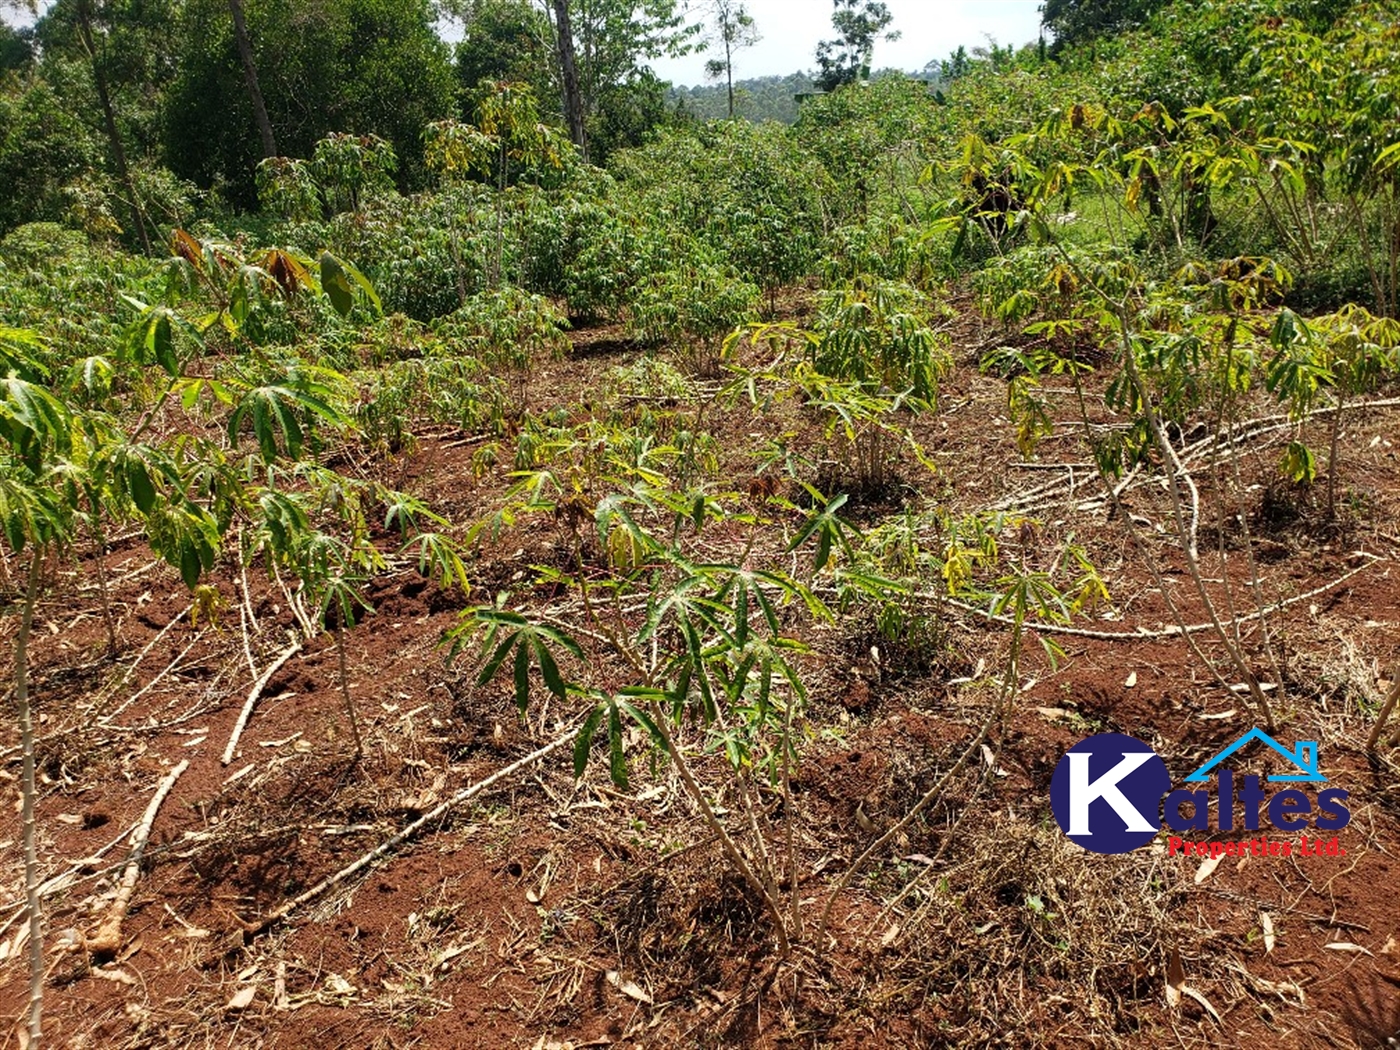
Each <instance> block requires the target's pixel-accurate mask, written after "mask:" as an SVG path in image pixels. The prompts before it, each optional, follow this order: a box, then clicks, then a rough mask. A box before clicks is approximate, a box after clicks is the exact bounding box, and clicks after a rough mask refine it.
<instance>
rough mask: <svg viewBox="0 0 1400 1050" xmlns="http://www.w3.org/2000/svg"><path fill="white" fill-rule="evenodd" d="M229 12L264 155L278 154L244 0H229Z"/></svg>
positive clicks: (273, 155)
mask: <svg viewBox="0 0 1400 1050" xmlns="http://www.w3.org/2000/svg"><path fill="white" fill-rule="evenodd" d="M228 12H229V15H230V16H232V18H233V39H234V41H235V42H236V43H237V44H238V58H239V60H240V61H242V63H243V78H244V80H245V81H246V82H247V84H248V101H249V102H251V103H252V106H253V119H254V120H256V121H257V124H258V136H259V137H260V138H261V139H262V147H263V156H264V157H275V156H277V139H276V137H275V136H274V135H273V134H272V122H271V121H270V120H268V119H267V106H266V105H264V103H263V96H262V88H261V87H259V86H258V64H257V62H255V61H254V60H253V44H252V42H251V41H250V40H249V39H248V25H247V22H246V20H245V19H244V17H243V0H228Z"/></svg>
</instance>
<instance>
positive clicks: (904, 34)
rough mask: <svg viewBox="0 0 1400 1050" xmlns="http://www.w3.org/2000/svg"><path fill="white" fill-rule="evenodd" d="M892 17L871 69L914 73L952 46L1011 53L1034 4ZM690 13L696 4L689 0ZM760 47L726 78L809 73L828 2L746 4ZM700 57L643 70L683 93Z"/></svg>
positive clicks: (693, 80)
mask: <svg viewBox="0 0 1400 1050" xmlns="http://www.w3.org/2000/svg"><path fill="white" fill-rule="evenodd" d="M885 2H886V4H888V6H889V9H890V14H892V15H894V21H893V22H892V23H891V25H890V28H891V29H897V30H899V31H900V34H901V36H900V39H898V40H896V41H894V42H893V43H889V42H884V41H882V42H881V43H879V44H876V45H875V56H874V62H873V65H874V67H875V68H876V69H885V68H888V67H891V66H892V67H894V68H896V69H904V70H909V71H914V70H919V69H922V68H923V67H924V65H925V64H926V63H927V62H928V61H929V60H930V59H933V58H947V57H948V55H949V53H951V52H953V51H956V50H957V49H958V47H959V46H963V47H966V48H967V49H968V50H969V51H970V50H971V49H972V48H974V47H979V46H985V45H986V43H987V36H988V35H990V36H991V37H993V38H994V39H995V40H996V42H997V43H998V44H1003V45H1004V44H1013V45H1015V46H1017V47H1019V46H1020V45H1022V44H1027V43H1030V42H1031V41H1033V40H1035V39H1036V38H1037V37H1038V36H1039V35H1040V5H1041V3H1042V0H885ZM691 7H692V8H694V7H696V0H691ZM748 9H749V13H750V14H751V15H753V18H754V21H755V22H756V23H757V28H758V31H759V33H760V34H761V35H762V37H763V39H761V40H760V41H759V42H758V43H757V44H756V45H754V46H753V47H752V48H749V49H748V50H746V51H740V52H739V53H738V54H737V55H736V56H735V57H734V77H735V79H736V80H738V79H743V78H745V77H762V76H770V75H773V74H777V75H785V74H788V73H795V72H796V71H797V70H799V69H812V68H814V67H815V66H816V59H815V58H814V57H813V53H814V52H815V51H816V48H817V43H818V42H819V41H820V40H822V39H823V38H826V37H831V36H834V35H835V34H834V32H833V31H832V28H831V0H748ZM707 57H709V56H706V55H705V54H698V55H687V56H685V57H684V58H677V59H671V58H660V59H656V60H654V61H653V62H652V63H651V67H652V68H653V69H654V70H656V75H657V76H659V77H660V78H661V79H662V80H669V81H671V82H672V83H675V84H681V85H685V86H687V87H690V86H693V85H695V84H703V83H705V82H706V81H705V61H706V58H707Z"/></svg>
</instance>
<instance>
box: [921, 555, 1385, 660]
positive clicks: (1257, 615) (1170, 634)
mask: <svg viewBox="0 0 1400 1050" xmlns="http://www.w3.org/2000/svg"><path fill="white" fill-rule="evenodd" d="M1366 557H1368V558H1370V559H1371V560H1370V561H1368V562H1366V564H1364V565H1360V566H1358V567H1357V568H1355V569H1352V570H1351V571H1350V572H1348V573H1346V574H1345V575H1343V576H1339V577H1337V578H1336V579H1335V580H1333V581H1332V582H1331V583H1325V584H1323V585H1322V586H1321V587H1314V588H1313V589H1312V590H1310V591H1307V592H1305V593H1303V594H1295V595H1294V596H1293V597H1292V598H1285V599H1284V600H1283V601H1279V602H1274V603H1273V604H1272V605H1266V606H1265V607H1264V608H1262V609H1256V610H1255V611H1254V612H1251V613H1245V614H1243V615H1242V616H1240V617H1239V622H1240V623H1247V622H1248V621H1250V620H1258V619H1262V618H1263V617H1265V616H1270V615H1272V614H1273V613H1276V612H1278V611H1279V610H1280V609H1287V608H1288V607H1289V606H1291V605H1297V604H1298V603H1299V602H1305V601H1307V600H1308V599H1309V598H1316V597H1317V596H1318V595H1320V594H1326V593H1327V592H1328V591H1331V590H1335V589H1336V588H1338V587H1340V586H1341V585H1342V584H1344V583H1346V582H1347V580H1349V579H1351V578H1352V577H1353V576H1355V575H1357V574H1358V573H1362V572H1365V571H1366V570H1367V569H1369V568H1371V567H1372V566H1373V565H1375V564H1376V563H1377V562H1381V561H1385V559H1384V558H1382V557H1381V556H1380V555H1377V554H1367V555H1366ZM938 600H939V601H941V602H943V603H944V604H946V605H951V606H953V607H954V608H956V609H961V610H963V611H964V612H970V613H973V614H974V615H976V616H980V617H982V619H984V620H987V621H989V622H991V623H1000V624H1005V625H1006V626H1007V627H1014V626H1016V623H1015V621H1014V620H1013V619H1012V618H1011V617H1009V616H998V615H997V614H995V613H990V612H988V611H987V610H986V609H983V608H980V607H978V606H976V605H971V604H969V603H967V602H960V601H958V600H957V599H956V598H944V597H940V598H939V599H938ZM1026 626H1027V627H1029V628H1031V629H1032V630H1035V631H1039V632H1041V633H1042V634H1068V635H1073V636H1075V637H1077V638H1097V639H1100V640H1102V641H1108V642H1124V641H1131V640H1134V639H1136V640H1138V641H1141V640H1142V639H1144V638H1148V639H1151V638H1174V637H1177V636H1178V635H1181V634H1183V633H1184V634H1199V633H1200V632H1202V631H1209V630H1211V629H1212V628H1213V627H1214V624H1210V623H1193V624H1188V625H1187V626H1186V629H1185V631H1183V630H1182V628H1180V627H1178V626H1177V625H1176V624H1172V625H1171V626H1169V627H1164V628H1162V629H1161V630H1157V631H1149V630H1146V629H1144V628H1138V629H1137V630H1136V631H1095V630H1091V629H1089V628H1087V627H1069V626H1066V625H1062V624H1055V623H1033V624H1032V623H1028V624H1026Z"/></svg>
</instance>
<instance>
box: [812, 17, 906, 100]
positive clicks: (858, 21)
mask: <svg viewBox="0 0 1400 1050" xmlns="http://www.w3.org/2000/svg"><path fill="white" fill-rule="evenodd" d="M832 7H833V8H834V10H833V11H832V14H831V25H832V28H834V29H835V30H836V33H837V38H836V39H835V40H823V41H822V42H821V43H820V44H818V45H817V67H818V69H819V71H820V72H819V73H818V75H817V86H818V87H819V88H821V89H822V90H823V91H835V90H836V89H837V88H840V87H843V86H845V85H847V84H854V83H856V82H857V81H861V80H869V79H870V57H871V55H872V54H873V53H874V51H875V44H876V42H877V41H880V40H897V39H898V38H899V31H898V30H891V29H890V23H891V22H893V21H894V16H893V15H892V14H890V9H889V6H888V5H886V4H884V3H881V2H880V0H832Z"/></svg>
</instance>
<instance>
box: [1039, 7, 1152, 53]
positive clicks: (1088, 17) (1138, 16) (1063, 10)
mask: <svg viewBox="0 0 1400 1050" xmlns="http://www.w3.org/2000/svg"><path fill="white" fill-rule="evenodd" d="M1163 3H1165V0H1045V3H1044V4H1042V5H1041V8H1040V24H1041V25H1043V26H1044V27H1045V28H1046V29H1048V30H1050V31H1051V32H1052V33H1054V34H1055V50H1056V51H1058V50H1059V49H1061V48H1062V47H1064V46H1066V45H1068V44H1082V43H1084V42H1085V41H1088V40H1094V39H1097V38H1098V37H1101V36H1110V35H1112V34H1114V33H1119V32H1122V31H1123V30H1124V29H1128V28H1130V27H1132V26H1135V25H1139V24H1141V23H1142V22H1145V21H1146V20H1147V17H1148V15H1150V14H1152V12H1153V11H1155V10H1156V9H1157V8H1159V7H1161V6H1162V4H1163Z"/></svg>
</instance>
